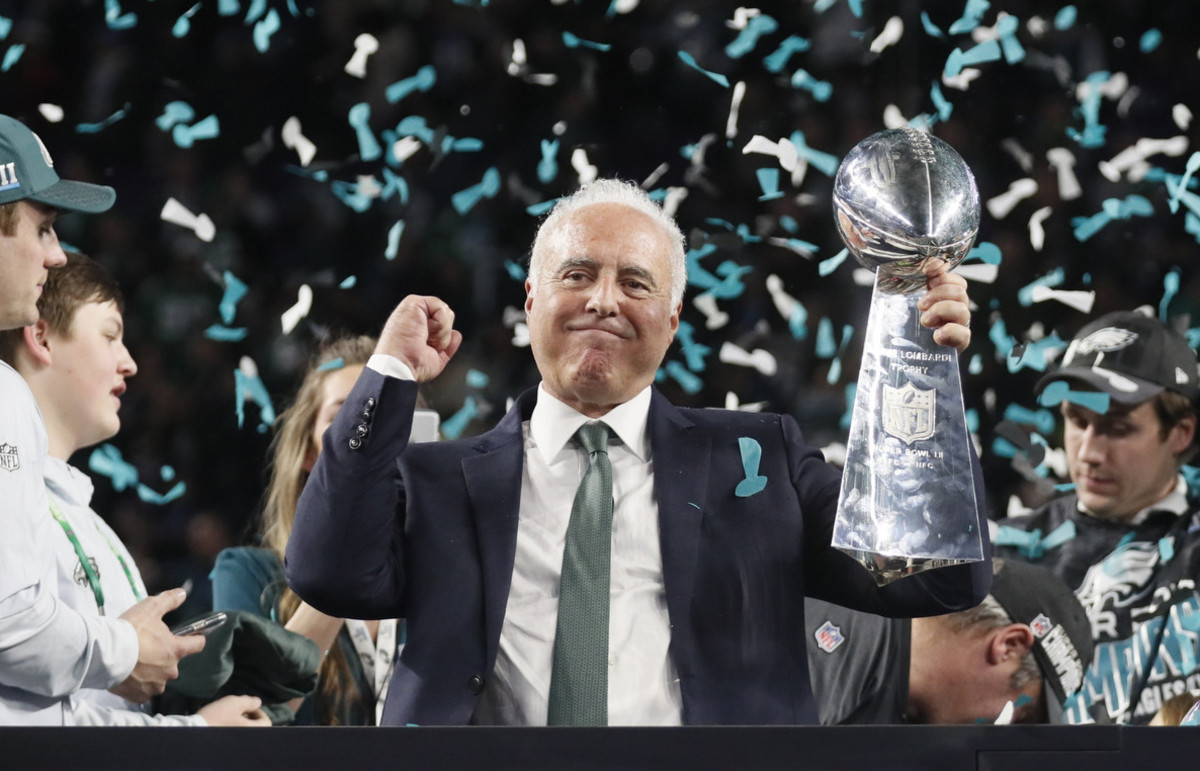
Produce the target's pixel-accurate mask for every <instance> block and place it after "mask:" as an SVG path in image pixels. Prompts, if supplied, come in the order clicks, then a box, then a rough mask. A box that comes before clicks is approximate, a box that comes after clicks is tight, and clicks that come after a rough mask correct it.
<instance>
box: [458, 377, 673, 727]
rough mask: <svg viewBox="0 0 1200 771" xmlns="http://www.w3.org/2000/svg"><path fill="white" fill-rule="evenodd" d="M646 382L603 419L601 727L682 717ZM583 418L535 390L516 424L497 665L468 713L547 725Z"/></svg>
mask: <svg viewBox="0 0 1200 771" xmlns="http://www.w3.org/2000/svg"><path fill="white" fill-rule="evenodd" d="M649 409H650V389H649V388H646V389H645V390H643V391H642V392H641V393H639V394H638V395H637V396H636V397H634V398H633V399H631V400H630V401H628V402H626V403H625V404H622V405H621V406H619V407H617V408H616V409H614V410H612V411H611V412H609V413H608V414H607V415H605V416H604V417H603V419H602V420H601V421H600V422H603V423H605V424H606V425H607V426H608V427H609V428H610V429H612V432H613V434H614V437H613V438H612V439H610V441H609V447H608V457H609V460H610V461H611V463H612V469H613V525H612V562H611V574H610V582H611V589H610V595H609V633H608V634H609V637H608V651H609V654H608V667H609V668H608V722H609V725H679V724H680V722H681V711H682V699H681V696H680V691H679V678H678V675H677V674H676V672H675V668H674V666H673V665H672V663H671V659H670V657H669V656H668V652H667V648H668V646H669V645H670V642H671V629H670V621H669V618H668V616H667V605H666V595H665V593H664V588H663V570H662V552H661V550H660V548H659V532H658V504H657V503H656V501H655V499H654V462H653V458H652V457H651V454H650V443H649V440H648V437H647V436H646V418H647V415H648V414H649ZM587 422H590V419H589V418H588V417H586V416H585V415H582V414H580V413H578V412H576V411H575V410H573V409H571V408H570V407H568V406H567V405H565V404H563V403H562V402H561V401H559V400H557V399H555V398H554V397H553V396H551V395H550V394H549V393H547V392H546V390H545V388H544V387H541V386H539V387H538V401H537V406H536V407H535V408H534V410H533V416H532V419H531V420H529V421H528V422H526V423H525V424H524V425H523V433H524V438H525V464H524V471H523V473H522V477H521V508H520V521H519V523H518V525H517V549H516V559H515V562H514V566H513V575H512V586H511V588H510V589H509V594H508V605H507V608H506V610H505V614H504V623H503V625H502V627H501V630H500V651H499V653H498V655H497V657H496V666H495V668H494V670H493V672H492V676H491V678H490V679H489V680H488V683H487V686H486V687H485V689H484V692H483V696H482V698H481V701H480V705H479V708H478V710H476V713H475V717H474V719H473V722H475V723H477V724H485V725H486V724H492V725H545V724H546V715H547V708H548V698H549V693H550V674H551V670H552V669H553V661H554V637H555V633H556V629H557V626H558V584H559V577H560V575H561V573H562V559H563V548H564V544H565V542H566V535H567V525H568V523H569V521H570V518H571V506H572V503H573V501H574V499H575V491H576V488H578V487H579V482H580V480H581V479H582V478H583V474H584V472H585V471H586V469H587V464H588V453H587V451H586V450H584V449H583V448H582V447H581V446H579V445H578V444H577V443H576V442H575V441H572V437H573V436H574V434H575V432H576V431H577V430H578V429H579V427H580V426H581V425H583V424H584V423H587Z"/></svg>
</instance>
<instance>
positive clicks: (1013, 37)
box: [996, 16, 1025, 64]
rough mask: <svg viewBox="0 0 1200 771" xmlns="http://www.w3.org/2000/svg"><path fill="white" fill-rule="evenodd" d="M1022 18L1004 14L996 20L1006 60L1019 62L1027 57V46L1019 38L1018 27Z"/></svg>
mask: <svg viewBox="0 0 1200 771" xmlns="http://www.w3.org/2000/svg"><path fill="white" fill-rule="evenodd" d="M1020 25H1021V20H1020V19H1018V18H1017V17H1016V16H1003V17H1001V18H1000V19H999V20H997V21H996V33H997V34H998V35H999V36H1000V50H1001V51H1003V52H1004V61H1006V62H1008V63H1009V64H1017V63H1019V62H1020V61H1021V60H1023V59H1024V58H1025V47H1024V46H1022V45H1021V41H1019V40H1017V28H1018V27H1019V26H1020Z"/></svg>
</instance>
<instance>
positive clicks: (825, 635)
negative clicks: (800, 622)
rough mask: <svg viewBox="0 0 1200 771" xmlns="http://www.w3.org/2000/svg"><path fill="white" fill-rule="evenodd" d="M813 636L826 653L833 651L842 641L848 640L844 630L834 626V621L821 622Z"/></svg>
mask: <svg viewBox="0 0 1200 771" xmlns="http://www.w3.org/2000/svg"><path fill="white" fill-rule="evenodd" d="M813 637H814V638H815V639H816V641H817V647H818V648H820V649H821V650H823V651H825V652H826V653H833V652H834V651H835V650H837V649H838V647H839V646H841V644H842V643H844V642H846V637H845V635H843V634H842V630H841V629H839V628H838V627H836V626H834V625H833V622H832V621H826V622H825V623H824V624H821V626H820V627H818V628H817V631H816V632H813Z"/></svg>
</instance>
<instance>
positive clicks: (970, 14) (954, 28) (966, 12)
mask: <svg viewBox="0 0 1200 771" xmlns="http://www.w3.org/2000/svg"><path fill="white" fill-rule="evenodd" d="M989 5H991V3H990V2H988V0H967V6H966V8H964V9H963V15H962V18H961V19H959V20H958V21H956V22H954V23H953V24H951V25H950V34H951V35H961V34H963V33H964V32H970V31H971V30H973V29H975V28H976V27H978V26H979V22H980V20H981V19H982V18H983V15H984V14H985V13H987V9H988V6H989Z"/></svg>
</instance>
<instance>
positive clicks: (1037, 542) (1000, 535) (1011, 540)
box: [992, 520, 1076, 560]
mask: <svg viewBox="0 0 1200 771" xmlns="http://www.w3.org/2000/svg"><path fill="white" fill-rule="evenodd" d="M1075 532H1076V531H1075V523H1074V522H1072V521H1070V520H1068V521H1066V522H1064V523H1062V524H1061V525H1059V526H1058V527H1056V528H1055V529H1054V530H1053V531H1052V532H1051V533H1050V534H1049V535H1047V536H1046V537H1045V538H1042V531H1041V530H1039V529H1034V530H1029V531H1025V530H1021V529H1020V528H1016V527H1012V526H1011V525H1000V527H999V528H997V532H996V535H995V537H994V538H993V539H992V543H993V544H994V545H996V546H1012V547H1014V548H1015V549H1016V550H1017V551H1019V552H1020V553H1021V554H1023V555H1025V556H1026V557H1027V558H1029V559H1031V560H1039V559H1041V558H1042V557H1044V556H1045V554H1046V552H1047V551H1049V550H1051V549H1057V548H1059V547H1060V546H1062V545H1063V544H1064V543H1066V542H1068V541H1070V540H1071V539H1073V538H1074V537H1075Z"/></svg>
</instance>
